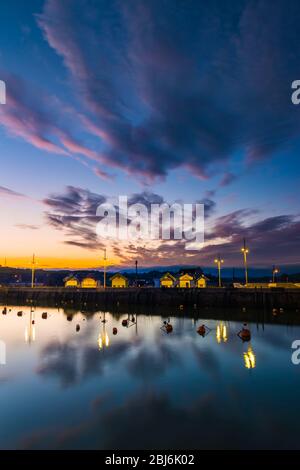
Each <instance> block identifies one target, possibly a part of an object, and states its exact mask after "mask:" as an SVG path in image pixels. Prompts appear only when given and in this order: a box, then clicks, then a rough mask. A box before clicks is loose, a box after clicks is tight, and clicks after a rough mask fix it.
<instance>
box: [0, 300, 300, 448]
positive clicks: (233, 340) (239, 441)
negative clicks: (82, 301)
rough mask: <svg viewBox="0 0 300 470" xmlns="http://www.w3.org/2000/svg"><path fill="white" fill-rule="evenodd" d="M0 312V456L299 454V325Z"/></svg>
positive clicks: (181, 315) (39, 311) (15, 309)
mask: <svg viewBox="0 0 300 470" xmlns="http://www.w3.org/2000/svg"><path fill="white" fill-rule="evenodd" d="M2 308H3V307H1V315H0V340H1V341H2V343H0V345H1V347H2V349H3V347H4V343H5V345H6V365H0V423H1V426H0V448H2V449H7V448H21V449H24V448H25V449H45V448H50V449H57V448H58V449H61V448H62V449H70V448H78V449H90V448H92V449H95V448H99V449H127V448H128V449H140V448H142V449H163V448H168V449H178V448H179V449H180V448H181V449H183V448H186V449H187V448H189V449H193V448H194V449H224V448H225V449H238V448H242V449H245V448H267V449H280V448H285V449H286V448H288V449H292V448H300V441H299V427H300V406H299V404H300V365H299V366H296V365H293V363H292V362H291V354H292V349H291V343H292V342H293V341H294V340H296V339H298V338H299V339H300V327H297V326H293V327H292V326H284V325H278V324H272V325H270V324H267V325H264V326H263V325H261V324H256V323H253V324H251V331H252V340H251V342H249V343H243V342H242V341H241V340H240V339H239V338H238V336H237V332H238V331H239V330H240V327H241V322H240V321H239V322H232V321H230V322H227V321H219V320H218V321H214V320H205V319H204V320H197V321H195V320H193V319H192V318H184V312H180V313H179V314H178V315H179V316H178V315H177V317H176V318H172V317H171V322H172V324H173V327H174V331H173V333H172V334H169V335H167V334H166V333H164V332H163V331H162V330H161V329H160V327H161V324H162V321H163V317H160V316H147V315H138V316H137V317H134V318H132V316H131V315H130V320H131V322H130V326H129V327H128V328H126V327H123V326H122V325H121V323H122V320H123V319H124V318H128V316H127V315H119V316H116V315H114V316H113V315H111V314H110V313H108V312H106V314H105V315H104V314H103V312H98V313H96V314H90V315H88V314H83V313H80V312H78V313H75V312H71V311H63V310H59V311H58V310H54V309H49V308H48V309H45V308H37V309H36V310H35V311H34V312H33V313H30V308H29V307H28V306H27V307H23V308H22V307H11V309H12V310H11V312H9V311H7V314H6V315H3V314H2ZM20 310H23V316H22V317H20V316H18V315H17V312H18V311H20ZM45 311H47V312H48V318H47V319H42V313H43V312H45ZM104 318H105V320H106V322H105V323H104V322H103V319H104ZM136 320H137V321H136ZM281 320H282V319H281ZM33 322H34V324H33ZM202 323H205V324H206V325H207V326H209V327H210V328H211V332H210V333H209V334H208V335H207V336H206V337H204V338H203V337H201V336H199V335H198V334H197V333H196V329H197V326H198V325H199V324H202ZM77 325H79V326H80V331H79V332H76V326H77ZM114 327H117V328H118V334H117V335H113V328H114ZM2 360H3V354H2Z"/></svg>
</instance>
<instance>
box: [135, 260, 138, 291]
mask: <svg viewBox="0 0 300 470" xmlns="http://www.w3.org/2000/svg"><path fill="white" fill-rule="evenodd" d="M137 286H138V261H137V260H136V262H135V287H137Z"/></svg>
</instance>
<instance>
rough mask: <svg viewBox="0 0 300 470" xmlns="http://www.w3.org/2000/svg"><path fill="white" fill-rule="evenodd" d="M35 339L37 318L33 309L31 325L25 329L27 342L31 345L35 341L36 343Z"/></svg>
mask: <svg viewBox="0 0 300 470" xmlns="http://www.w3.org/2000/svg"><path fill="white" fill-rule="evenodd" d="M35 339H36V335H35V316H34V311H33V310H32V309H31V310H30V315H29V324H28V325H27V326H26V327H25V342H26V343H28V344H31V343H32V342H33V341H35Z"/></svg>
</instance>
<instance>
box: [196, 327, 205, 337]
mask: <svg viewBox="0 0 300 470" xmlns="http://www.w3.org/2000/svg"><path fill="white" fill-rule="evenodd" d="M197 333H198V334H199V335H201V336H204V335H205V333H206V331H205V325H201V326H199V328H198V330H197Z"/></svg>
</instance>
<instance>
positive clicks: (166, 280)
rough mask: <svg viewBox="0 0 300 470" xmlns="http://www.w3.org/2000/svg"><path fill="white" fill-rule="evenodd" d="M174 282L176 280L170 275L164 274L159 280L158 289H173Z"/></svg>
mask: <svg viewBox="0 0 300 470" xmlns="http://www.w3.org/2000/svg"><path fill="white" fill-rule="evenodd" d="M175 282H176V278H175V277H174V276H172V274H170V273H166V274H164V275H163V276H162V277H161V278H160V287H174V286H175Z"/></svg>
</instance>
